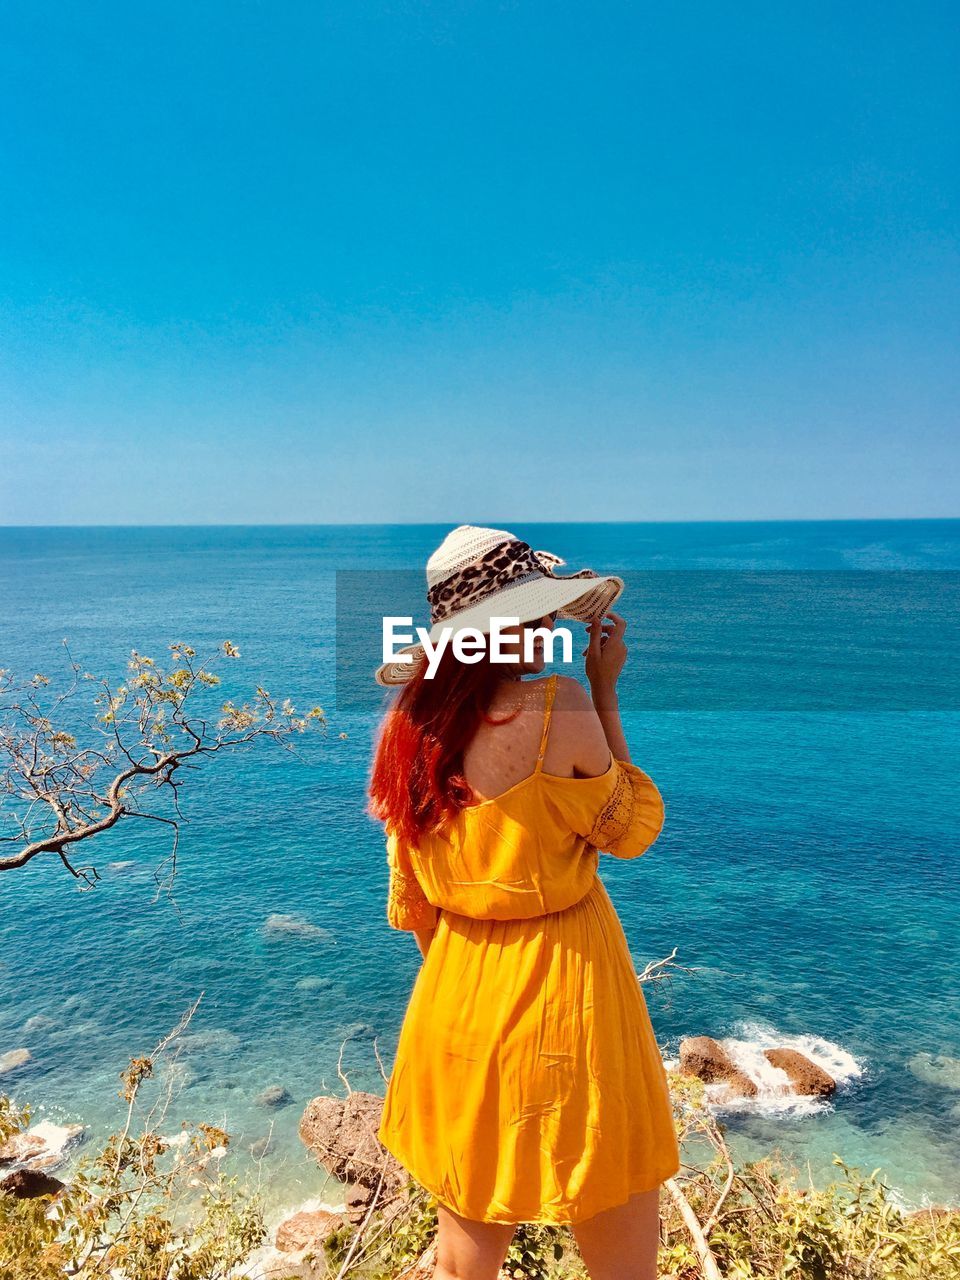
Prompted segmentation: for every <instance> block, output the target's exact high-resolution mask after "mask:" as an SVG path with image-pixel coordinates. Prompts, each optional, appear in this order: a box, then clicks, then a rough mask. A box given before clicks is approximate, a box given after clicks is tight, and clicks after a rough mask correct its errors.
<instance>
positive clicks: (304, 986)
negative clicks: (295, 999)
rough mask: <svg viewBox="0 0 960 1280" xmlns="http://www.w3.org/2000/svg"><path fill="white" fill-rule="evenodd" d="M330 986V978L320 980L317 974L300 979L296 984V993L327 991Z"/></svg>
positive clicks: (331, 980)
mask: <svg viewBox="0 0 960 1280" xmlns="http://www.w3.org/2000/svg"><path fill="white" fill-rule="evenodd" d="M332 986H333V979H332V978H321V977H319V976H318V975H317V974H311V975H310V976H308V977H306V978H301V979H300V980H299V982H297V984H296V988H297V990H298V991H328V990H329V989H330V987H332Z"/></svg>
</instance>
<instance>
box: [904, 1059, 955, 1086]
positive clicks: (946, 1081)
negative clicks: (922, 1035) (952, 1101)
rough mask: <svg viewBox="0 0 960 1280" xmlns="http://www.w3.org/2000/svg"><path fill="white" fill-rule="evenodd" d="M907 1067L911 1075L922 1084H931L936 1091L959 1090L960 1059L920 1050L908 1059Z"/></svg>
mask: <svg viewBox="0 0 960 1280" xmlns="http://www.w3.org/2000/svg"><path fill="white" fill-rule="evenodd" d="M907 1067H908V1068H909V1070H910V1073H911V1075H914V1076H916V1078H917V1079H918V1080H922V1081H923V1083H924V1084H932V1085H934V1086H935V1087H936V1088H938V1089H960V1058H953V1057H951V1056H950V1054H948V1053H929V1052H927V1051H926V1050H921V1052H920V1053H915V1054H914V1055H913V1057H912V1058H908V1060H907Z"/></svg>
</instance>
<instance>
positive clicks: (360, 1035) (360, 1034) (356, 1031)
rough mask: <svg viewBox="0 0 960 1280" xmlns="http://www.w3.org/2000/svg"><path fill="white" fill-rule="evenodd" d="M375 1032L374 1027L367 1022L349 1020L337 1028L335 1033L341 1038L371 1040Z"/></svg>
mask: <svg viewBox="0 0 960 1280" xmlns="http://www.w3.org/2000/svg"><path fill="white" fill-rule="evenodd" d="M376 1034H377V1029H376V1027H372V1026H371V1025H370V1023H369V1022H351V1023H348V1024H347V1026H345V1027H338V1028H337V1035H338V1036H339V1037H340V1039H341V1040H372V1039H373V1038H374V1036H375V1035H376Z"/></svg>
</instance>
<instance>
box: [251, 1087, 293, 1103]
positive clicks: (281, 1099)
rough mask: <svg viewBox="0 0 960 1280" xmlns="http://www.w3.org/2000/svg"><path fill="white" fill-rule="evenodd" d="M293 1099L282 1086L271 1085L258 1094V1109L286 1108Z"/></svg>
mask: <svg viewBox="0 0 960 1280" xmlns="http://www.w3.org/2000/svg"><path fill="white" fill-rule="evenodd" d="M292 1101H293V1099H292V1098H291V1097H290V1094H289V1093H288V1092H287V1090H286V1089H285V1088H284V1087H283V1085H282V1084H270V1085H267V1087H266V1089H264V1090H263V1092H262V1093H258V1094H257V1106H258V1107H285V1106H286V1105H287V1103H288V1102H292Z"/></svg>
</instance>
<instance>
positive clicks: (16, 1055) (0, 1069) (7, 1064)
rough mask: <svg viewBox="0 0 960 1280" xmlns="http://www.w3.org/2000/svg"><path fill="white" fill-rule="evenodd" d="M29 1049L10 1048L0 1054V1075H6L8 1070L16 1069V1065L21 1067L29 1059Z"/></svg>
mask: <svg viewBox="0 0 960 1280" xmlns="http://www.w3.org/2000/svg"><path fill="white" fill-rule="evenodd" d="M30 1057H31V1054H30V1050H29V1049H11V1050H10V1051H9V1053H3V1054H0V1076H5V1075H7V1073H8V1072H10V1071H16V1070H17V1068H18V1067H22V1066H23V1065H24V1064H25V1063H27V1062H29V1061H30Z"/></svg>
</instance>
